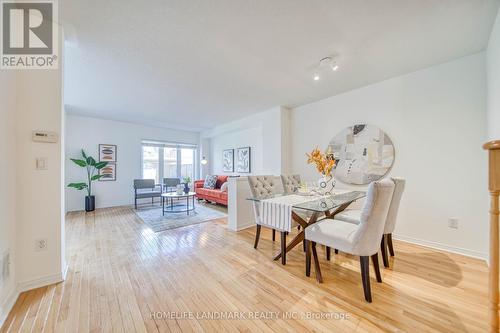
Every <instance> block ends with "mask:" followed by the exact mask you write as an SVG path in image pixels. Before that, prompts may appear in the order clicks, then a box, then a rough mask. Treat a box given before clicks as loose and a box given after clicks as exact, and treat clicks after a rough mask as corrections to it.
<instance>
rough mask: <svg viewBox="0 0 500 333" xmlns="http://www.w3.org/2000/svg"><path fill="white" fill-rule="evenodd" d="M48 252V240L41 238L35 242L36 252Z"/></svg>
mask: <svg viewBox="0 0 500 333" xmlns="http://www.w3.org/2000/svg"><path fill="white" fill-rule="evenodd" d="M45 250H47V238H40V239H37V240H35V251H45Z"/></svg>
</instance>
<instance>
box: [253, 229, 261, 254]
mask: <svg viewBox="0 0 500 333" xmlns="http://www.w3.org/2000/svg"><path fill="white" fill-rule="evenodd" d="M261 228H262V226H261V225H260V224H257V232H256V233H255V243H254V244H253V248H254V249H256V248H257V245H259V238H260V229H261Z"/></svg>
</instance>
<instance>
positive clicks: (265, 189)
mask: <svg viewBox="0 0 500 333" xmlns="http://www.w3.org/2000/svg"><path fill="white" fill-rule="evenodd" d="M247 179H248V184H249V185H250V191H251V192H252V196H253V197H254V198H256V199H262V198H265V197H268V196H271V195H273V194H275V193H276V184H275V180H274V176H271V175H265V176H248V177H247ZM253 212H254V216H255V223H256V224H257V232H256V234H255V242H254V246H253V247H254V249H256V248H257V245H258V244H259V238H260V229H261V228H262V225H261V217H260V216H261V215H260V205H259V203H258V202H255V201H254V202H253ZM272 231H273V236H272V237H273V242H274V240H275V238H276V230H275V229H272ZM285 237H286V236H285ZM285 240H286V239H285ZM282 242H284V241H283V233H282Z"/></svg>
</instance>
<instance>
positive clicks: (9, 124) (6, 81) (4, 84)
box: [0, 71, 17, 325]
mask: <svg viewBox="0 0 500 333" xmlns="http://www.w3.org/2000/svg"><path fill="white" fill-rule="evenodd" d="M15 74H16V73H15V72H14V71H1V72H0V152H1V153H2V158H1V159H0V170H2V172H1V173H0V184H2V186H0V259H1V258H3V257H4V255H5V254H6V253H7V252H8V253H10V261H11V265H10V277H9V278H8V279H6V280H5V281H2V279H1V276H0V325H1V323H2V322H3V320H4V318H5V316H6V315H7V312H8V311H9V310H10V307H11V305H12V301H13V300H14V299H15V288H16V278H15V271H16V265H15V263H16V261H15V239H16V236H15V231H16V230H15V229H16V166H15V161H16V147H15V143H14V142H13V140H12V138H14V137H15V129H16V81H17V80H16V75H15ZM0 269H1V266H0Z"/></svg>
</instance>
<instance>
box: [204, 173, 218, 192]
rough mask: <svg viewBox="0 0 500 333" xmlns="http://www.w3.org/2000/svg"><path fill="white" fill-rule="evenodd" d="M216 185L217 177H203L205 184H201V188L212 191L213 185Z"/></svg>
mask: <svg viewBox="0 0 500 333" xmlns="http://www.w3.org/2000/svg"><path fill="white" fill-rule="evenodd" d="M216 183H217V175H207V176H206V177H205V182H204V183H203V188H209V189H211V190H213V189H214V188H215V184H216Z"/></svg>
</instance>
